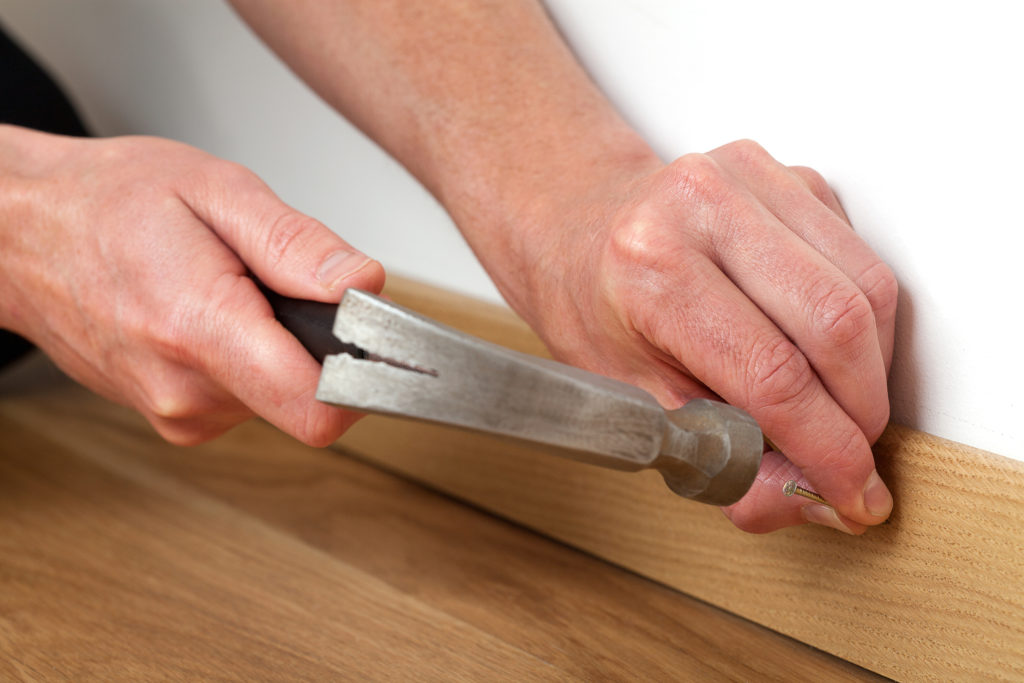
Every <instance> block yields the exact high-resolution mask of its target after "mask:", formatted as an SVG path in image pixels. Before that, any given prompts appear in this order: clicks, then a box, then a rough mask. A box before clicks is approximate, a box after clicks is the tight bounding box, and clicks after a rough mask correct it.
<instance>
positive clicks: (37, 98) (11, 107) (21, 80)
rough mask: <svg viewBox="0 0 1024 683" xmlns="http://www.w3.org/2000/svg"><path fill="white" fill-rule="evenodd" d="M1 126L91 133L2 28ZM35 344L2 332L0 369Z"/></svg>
mask: <svg viewBox="0 0 1024 683" xmlns="http://www.w3.org/2000/svg"><path fill="white" fill-rule="evenodd" d="M0 123H10V124H14V125H17V126H24V127H26V128H35V129H36V130H42V131H46V132H48V133H58V134H60V135H76V136H86V135H88V132H87V131H86V129H85V125H84V124H83V123H82V119H81V118H79V116H78V114H77V113H76V112H75V108H74V107H73V106H72V105H71V102H70V101H69V100H68V98H67V97H66V96H65V95H64V93H63V92H61V89H60V87H59V86H58V85H57V84H56V83H55V82H54V80H53V79H52V78H50V76H49V75H47V73H46V72H45V71H43V69H42V68H41V67H40V66H39V65H38V64H36V62H35V61H34V60H33V59H32V58H31V57H30V56H29V55H28V54H27V53H26V52H25V51H24V50H23V49H21V47H19V46H18V44H17V43H15V42H14V41H13V40H12V39H11V38H10V37H9V36H8V35H7V33H6V32H5V31H4V28H3V25H2V24H0ZM31 349H32V344H31V343H29V342H28V341H26V340H24V339H22V338H21V337H19V336H18V335H16V334H14V333H13V332H9V331H7V330H0V368H2V367H3V366H5V365H8V364H9V363H11V362H13V361H14V360H16V359H18V358H20V357H21V356H23V355H25V354H26V353H28V352H29V351H30V350H31Z"/></svg>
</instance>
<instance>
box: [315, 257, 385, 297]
mask: <svg viewBox="0 0 1024 683" xmlns="http://www.w3.org/2000/svg"><path fill="white" fill-rule="evenodd" d="M371 260H372V259H371V258H370V257H369V256H367V255H366V254H360V253H359V252H358V251H349V250H348V249H339V250H338V251H335V252H333V253H332V254H331V255H330V256H328V257H327V258H325V259H324V260H323V263H321V264H320V267H319V268H317V270H316V279H317V280H319V281H320V284H321V286H323V287H324V288H325V289H333V288H334V286H335V285H337V284H338V281H339V280H342V279H344V278H346V277H348V276H349V275H351V274H352V273H354V272H356V271H357V270H359V269H360V268H362V267H363V266H365V265H366V264H367V263H369V262H370V261H371Z"/></svg>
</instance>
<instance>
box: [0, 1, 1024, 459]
mask: <svg viewBox="0 0 1024 683" xmlns="http://www.w3.org/2000/svg"><path fill="white" fill-rule="evenodd" d="M1014 6H1015V4H1014V3H1010V2H995V1H992V0H975V1H974V2H971V3H966V2H928V3H926V2H902V3H900V2H891V1H890V2H882V1H880V0H866V1H862V2H858V3H830V2H820V1H819V2H811V1H806V2H798V1H795V0H776V1H773V2H758V1H756V0H719V1H717V2H699V3H698V2H681V1H678V0H552V1H551V2H549V3H548V7H549V9H550V11H551V13H552V14H553V16H554V18H555V19H556V22H557V23H558V25H559V27H560V28H561V29H562V30H563V32H564V33H565V35H566V37H567V39H568V40H569V42H570V43H571V45H572V46H573V47H574V49H575V50H576V51H577V53H578V54H579V56H580V58H581V59H582V61H583V62H584V64H585V65H586V66H587V68H588V70H589V71H590V72H591V74H592V75H593V76H594V78H595V79H596V80H597V81H598V83H599V84H600V85H601V86H602V87H603V88H604V89H605V91H606V92H607V93H608V95H609V96H610V97H611V99H612V100H613V101H614V102H615V103H616V104H617V105H618V106H619V107H620V108H621V110H622V111H623V112H624V113H625V115H626V117H627V118H628V119H629V120H630V121H631V122H632V123H633V124H634V125H635V126H637V128H638V129H639V130H640V131H641V132H643V133H644V134H645V136H647V138H648V139H649V140H650V141H651V142H652V143H653V144H654V145H655V147H656V149H657V150H658V151H659V153H661V154H662V155H663V156H664V158H665V159H671V158H673V157H675V156H678V155H680V154H682V153H685V152H690V151H706V150H708V149H711V148H714V147H717V146H718V145H721V144H724V143H726V142H729V141H732V140H735V139H738V138H744V137H749V138H753V139H755V140H757V141H758V142H760V143H761V144H763V145H764V146H765V147H766V148H767V149H768V150H769V151H770V152H771V153H772V154H774V155H775V156H776V157H777V158H778V159H779V160H780V161H783V162H784V163H788V164H802V165H809V166H812V167H814V168H816V169H818V170H819V171H821V172H822V173H823V174H824V175H825V176H826V178H828V179H829V181H830V182H831V183H832V184H833V186H834V187H835V189H836V190H837V193H838V194H839V196H840V198H841V200H842V201H843V204H844V206H845V208H846V210H847V212H848V213H849V215H850V217H851V219H852V220H853V223H854V226H855V227H856V228H857V230H858V231H859V232H860V233H861V234H862V235H863V236H864V237H865V238H866V239H867V240H868V242H869V243H870V244H871V245H872V246H873V247H874V248H875V249H876V251H878V252H879V253H880V254H881V255H882V257H883V258H884V259H885V260H886V261H887V262H888V263H889V264H890V265H891V266H892V267H893V269H894V270H895V271H896V274H897V276H898V278H899V280H900V284H901V288H902V292H901V299H900V312H899V319H898V330H897V334H898V340H897V342H898V343H897V354H896V361H895V364H894V369H893V378H892V395H893V407H894V412H893V417H894V419H895V420H897V421H899V422H902V423H904V424H908V425H910V426H913V427H916V428H918V429H922V430H925V431H928V432H931V433H933V434H938V435H940V436H945V437H947V438H951V439H954V440H957V441H961V442H964V443H968V444H971V445H974V446H977V447H980V448H984V449H987V450H991V451H994V452H996V453H1000V454H1003V455H1007V456H1010V457H1014V458H1017V459H1019V460H1024V419H1021V418H1022V404H1021V401H1020V398H1019V391H1020V390H1021V387H1022V385H1024V370H1022V369H1021V368H1022V365H1021V360H1020V355H1021V354H1020V347H1021V329H1022V325H1021V322H1020V318H1021V309H1022V308H1024V306H1022V294H1024V284H1022V280H1021V271H1022V268H1024V264H1022V256H1024V253H1022V246H1024V238H1022V233H1024V220H1022V218H1021V214H1020V211H1019V206H1018V205H1019V204H1020V197H1021V189H1022V186H1024V171H1022V170H1021V169H1022V166H1021V164H1022V160H1024V134H1022V130H1024V123H1022V122H1024V105H1022V82H1024V77H1022V67H1024V40H1021V39H1020V35H1019V28H1020V26H1021V21H1020V17H1019V16H1017V15H1018V13H1017V12H1016V11H1015V10H1014V9H1012V8H1013V7H1014ZM0 18H2V20H3V21H5V22H6V24H7V26H8V29H10V30H11V31H12V32H13V33H15V34H16V35H18V36H19V37H20V38H21V39H22V40H23V41H24V42H25V43H26V44H27V45H29V46H30V47H31V48H32V49H33V50H34V51H35V52H36V53H37V55H39V56H40V57H42V58H43V61H44V62H45V63H47V64H48V65H49V66H50V67H51V68H52V70H53V71H55V72H56V73H57V74H58V75H59V77H60V80H61V81H62V82H63V83H64V84H65V85H66V86H67V87H68V88H69V90H70V91H71V92H72V93H73V95H74V97H75V99H76V101H77V102H78V103H79V104H80V105H81V106H82V108H83V110H84V111H85V113H86V117H87V119H88V121H89V123H90V124H91V125H92V127H93V128H94V130H96V131H97V132H98V133H100V134H103V135H114V134H124V133H146V134H154V135H163V136H167V137H171V138H175V139H179V140H183V141H185V142H188V143H191V144H194V145H197V146H199V147H202V148H204V149H206V150H208V151H210V152H212V153H214V154H217V155H220V156H223V157H226V158H229V159H233V160H235V161H238V162H241V163H243V164H246V165H247V166H249V167H250V168H252V169H253V170H255V171H256V172H257V173H258V174H259V175H260V176H262V177H263V178H264V179H265V180H266V181H267V182H268V183H269V184H270V185H271V187H273V188H274V189H275V190H276V191H277V192H278V194H280V195H281V196H282V198H284V199H285V201H287V202H289V203H291V204H292V205H294V206H296V207H297V208H299V209H300V210H302V211H305V212H306V213H309V214H311V215H313V216H316V217H317V218H319V219H320V220H322V221H324V222H325V223H327V224H328V225H330V226H332V227H333V228H334V229H335V230H337V231H338V232H339V233H340V234H342V235H343V236H345V237H346V238H347V239H349V240H350V241H351V242H353V243H354V244H356V245H357V246H358V247H359V248H361V249H363V250H364V251H366V252H367V253H370V254H372V255H374V256H375V257H377V258H379V259H381V260H382V261H383V262H384V264H385V266H387V267H388V269H389V270H390V271H391V272H395V273H401V274H405V275H411V276H414V277H417V278H419V279H422V280H426V281H429V282H432V283H435V284H439V285H443V286H446V287H449V288H452V289H456V290H459V291H462V292H466V293H470V294H474V295H476V296H481V297H484V298H489V299H492V300H497V293H496V292H495V290H494V288H493V287H492V286H491V284H490V283H489V281H488V280H487V277H486V275H485V274H484V273H483V271H482V269H481V268H480V267H479V266H478V265H477V264H476V262H475V261H474V259H473V257H472V255H471V254H470V252H469V250H468V249H467V248H466V246H465V245H464V243H463V242H462V240H461V238H460V237H459V236H458V233H457V232H456V231H455V229H454V227H452V225H451V223H450V221H449V220H448V219H447V217H446V215H445V214H444V212H443V211H442V210H441V209H440V207H438V206H437V204H436V203H435V202H434V201H433V199H432V198H431V197H430V196H429V195H427V194H426V193H425V192H424V191H423V190H422V189H421V188H420V187H419V186H418V185H417V184H416V183H415V182H414V181H413V180H411V178H410V177H409V176H408V175H407V174H406V173H405V172H404V170H403V169H402V168H401V167H399V166H398V165H397V164H395V163H394V162H393V161H392V160H390V159H389V158H388V157H386V156H385V155H383V154H382V153H381V152H380V151H379V150H378V149H377V148H376V147H375V146H374V145H373V143H371V142H369V141H367V140H366V139H365V138H364V137H363V136H362V135H361V134H360V133H358V132H357V131H355V130H354V129H353V128H352V127H351V126H349V125H348V124H347V123H345V122H344V121H343V120H341V119H340V118H339V117H338V116H337V115H335V114H334V113H333V112H331V111H330V110H329V109H328V108H327V107H326V106H324V105H323V104H321V103H320V102H319V101H318V100H317V99H316V97H315V96H314V95H312V94H311V93H310V92H309V91H308V90H307V89H306V88H305V86H304V85H302V84H301V83H300V82H298V81H297V80H296V79H295V78H294V77H292V76H291V74H290V73H289V72H288V71H287V70H286V69H285V68H284V67H283V66H282V65H281V64H280V63H278V62H277V61H276V59H275V58H274V57H273V56H272V55H271V54H270V53H269V52H268V51H267V50H266V49H265V48H263V47H262V45H260V44H259V43H258V42H257V41H256V40H255V39H254V38H253V36H252V35H251V34H250V33H249V31H248V30H247V29H246V28H245V26H244V25H243V24H242V23H241V22H240V21H239V20H238V19H237V18H236V17H235V16H234V15H233V14H232V13H231V11H230V10H229V9H228V8H227V7H226V6H225V5H222V4H220V3H218V2H211V1H210V0H160V1H149V2H143V1H142V0H81V1H77V2H73V1H70V0H65V1H63V2H61V1H58V0H0ZM367 87H372V84H367ZM0 96H4V95H3V94H2V93H0Z"/></svg>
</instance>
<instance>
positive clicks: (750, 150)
mask: <svg viewBox="0 0 1024 683" xmlns="http://www.w3.org/2000/svg"><path fill="white" fill-rule="evenodd" d="M723 149H724V150H726V151H727V152H728V154H729V156H730V157H732V158H733V159H734V160H735V161H738V162H741V163H746V164H763V163H765V162H768V161H774V157H772V155H771V154H769V153H768V150H766V149H765V148H764V147H762V146H761V145H760V144H759V143H757V142H755V141H754V140H750V139H749V138H744V139H742V140H736V141H735V142H730V143H729V144H728V145H726V146H725V147H724V148H723Z"/></svg>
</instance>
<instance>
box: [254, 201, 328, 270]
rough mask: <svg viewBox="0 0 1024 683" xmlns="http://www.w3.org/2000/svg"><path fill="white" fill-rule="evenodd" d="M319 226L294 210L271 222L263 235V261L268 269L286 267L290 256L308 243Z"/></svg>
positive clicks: (285, 212)
mask: <svg viewBox="0 0 1024 683" xmlns="http://www.w3.org/2000/svg"><path fill="white" fill-rule="evenodd" d="M317 227H318V224H317V222H316V221H314V220H313V219H312V218H309V217H308V216H304V215H302V214H301V213H298V212H296V211H292V210H290V209H289V210H286V211H284V212H282V213H281V214H280V215H279V216H278V217H277V218H275V219H274V220H273V221H271V222H270V224H269V227H268V228H267V229H266V231H265V233H264V235H263V259H264V263H265V264H266V266H267V267H268V268H271V269H275V268H281V267H284V266H285V265H286V264H287V262H288V260H289V255H290V254H292V253H295V251H296V250H301V249H302V247H303V245H304V244H306V243H308V241H309V239H310V238H311V236H312V234H313V233H314V232H315V230H316V228H317Z"/></svg>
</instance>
